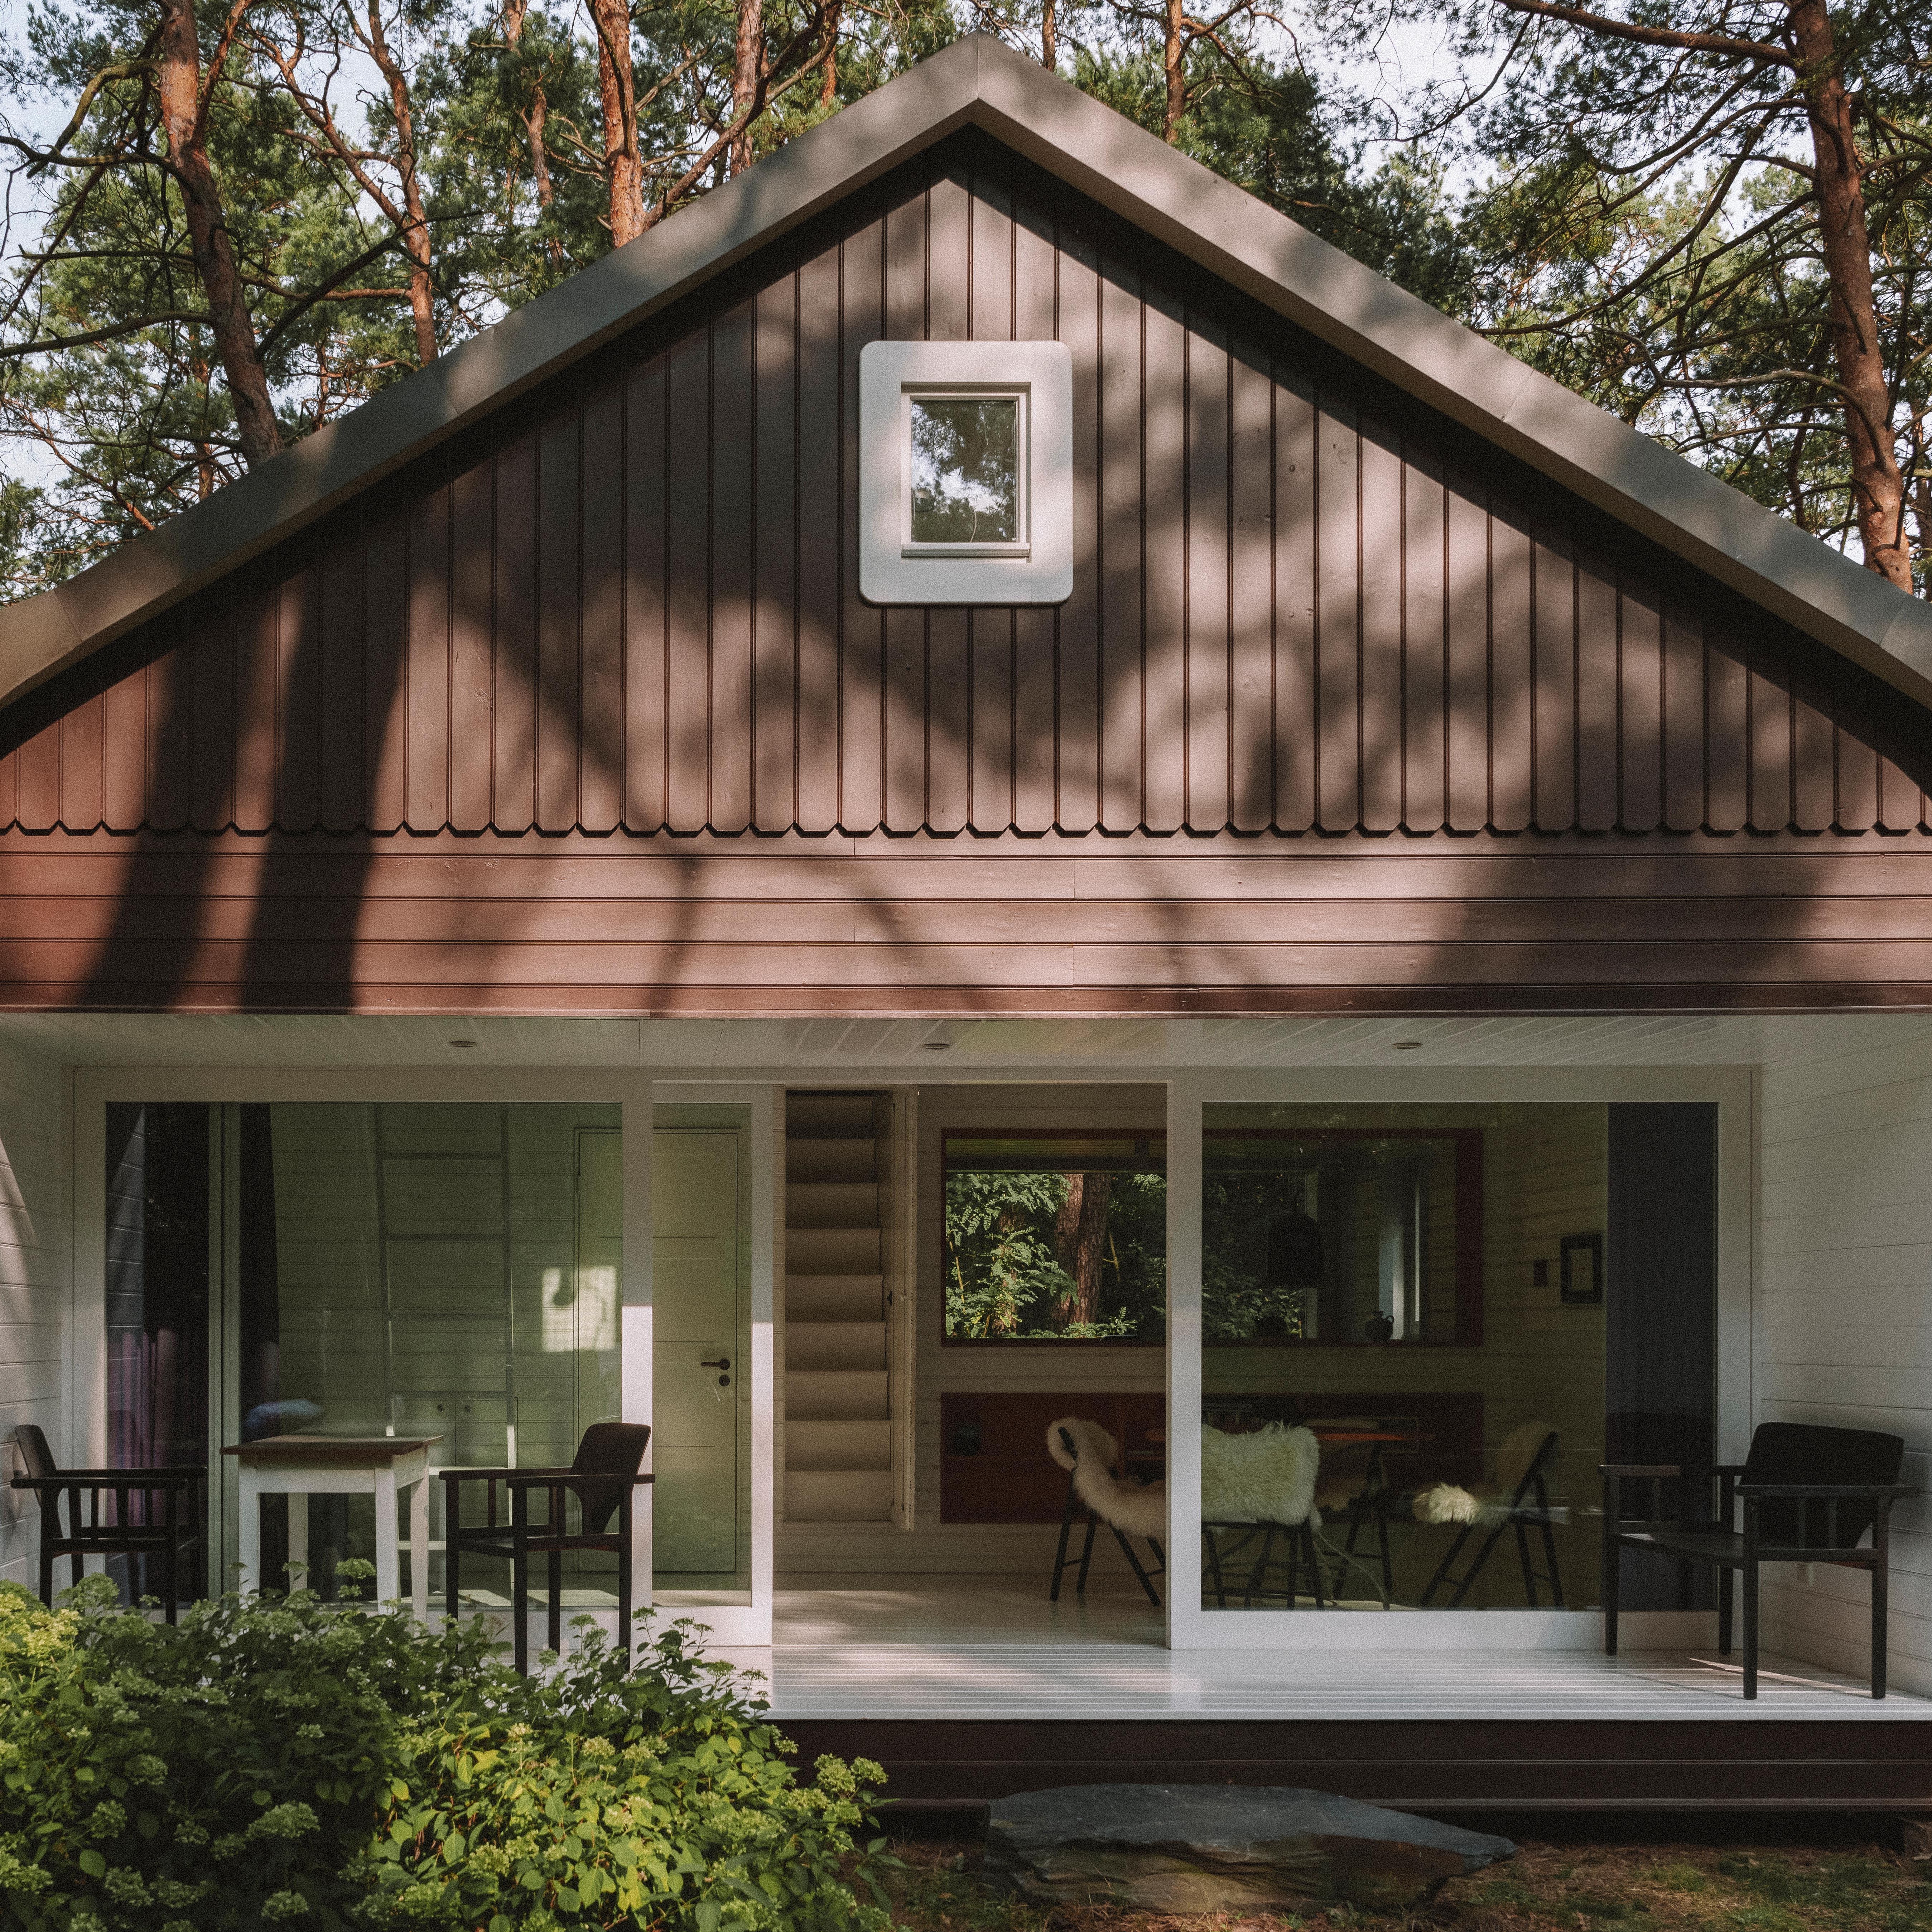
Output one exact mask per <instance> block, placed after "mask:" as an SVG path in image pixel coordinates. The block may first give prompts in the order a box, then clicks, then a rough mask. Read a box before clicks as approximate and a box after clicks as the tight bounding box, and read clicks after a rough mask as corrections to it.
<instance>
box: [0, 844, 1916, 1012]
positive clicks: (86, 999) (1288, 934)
mask: <svg viewBox="0 0 1932 1932" xmlns="http://www.w3.org/2000/svg"><path fill="white" fill-rule="evenodd" d="M0 899H4V901H5V904H6V917H7V924H6V927H5V931H4V932H0V1005H4V1006H9V1007H16V1008H23V1007H24V1008H34V1007H63V1006H83V1007H154V1008H175V1007H178V1008H182V1009H194V1010H224V1009H233V1008H236V1007H246V1006H251V1005H253V1006H259V1007H263V1008H265V1009H270V1010H273V1009H276V1008H282V1009H287V1010H354V1011H369V1012H377V1011H421V1012H458V1013H460V1012H466V1011H471V1010H477V1011H481V1010H498V1011H503V1012H517V1013H544V1012H556V1013H652V1012H664V1013H719V1014H735V1013H772V1014H785V1013H799V1012H803V1011H809V1010H824V1011H826V1012H836V1013H873V1014H882V1013H919V1012H928V1011H930V1012H935V1013H969V1012H989V1013H1040V1014H1050V1013H1073V1012H1078V1013H1158V1012H1201V1013H1213V1012H1231V1013H1232V1012H1259V1011H1283V1012H1288V1011H1298V1010H1303V1011H1335V1010H1367V1011H1374V1010H1384V1011H1405V1010H1414V1011H1431V1010H1433V1011H1471V1010H1502V1009H1509V1008H1514V1009H1517V1010H1539V1009H1542V1010H1559V1011H1570V1010H1616V1009H1645V1008H1649V1009H1663V1010H1670V1009H1676V1010H1686V1009H1700V1008H1712V1007H1757V1008H1760V1009H1765V1010H1779V1009H1788V1008H1796V1007H1833V1006H1867V1005H1875V1006H1920V1005H1924V1004H1928V1003H1932V910H1928V907H1932V853H1928V852H1925V851H1922V850H1920V849H1919V847H1918V844H1917V841H1910V842H1906V843H1903V844H1901V843H1899V842H1896V841H1890V840H1886V841H1876V840H1873V841H1839V842H1835V843H1834V844H1829V845H1826V846H1823V847H1820V845H1819V844H1817V843H1816V842H1815V841H1805V840H1801V839H1799V838H1796V837H1793V836H1792V835H1788V834H1787V835H1772V836H1771V837H1769V838H1763V839H1760V840H1758V841H1754V843H1753V844H1750V845H1748V846H1742V847H1740V846H1739V845H1738V844H1736V842H1735V841H1727V840H1723V839H1718V838H1711V837H1709V836H1706V835H1694V836H1692V837H1691V838H1688V839H1685V840H1683V841H1679V842H1677V843H1676V844H1675V845H1673V847H1671V848H1670V849H1669V850H1660V851H1653V852H1640V851H1633V850H1622V849H1619V848H1618V847H1604V846H1603V845H1601V844H1598V843H1596V842H1594V841H1586V840H1585V839H1583V838H1570V839H1568V840H1561V841H1549V844H1547V845H1546V846H1540V847H1525V846H1523V844H1520V842H1518V841H1507V840H1503V839H1499V838H1484V837H1479V838H1475V839H1473V840H1466V841H1454V842H1453V843H1452V842H1451V841H1448V840H1443V841H1430V842H1429V843H1427V844H1421V845H1420V847H1419V849H1410V850H1406V849H1404V848H1403V847H1402V846H1400V845H1399V844H1398V845H1395V846H1391V843H1390V841H1386V840H1370V839H1367V838H1360V837H1354V838H1346V839H1343V840H1340V841H1320V842H1319V843H1316V842H1310V843H1306V844H1302V843H1298V842H1296V841H1269V842H1265V843H1263V844H1259V845H1258V844H1256V842H1255V841H1253V840H1252V839H1249V838H1237V837H1235V836H1234V835H1223V836H1222V837H1221V838H1219V839H1214V840H1199V841H1188V842H1187V844H1185V845H1184V847H1181V849H1180V850H1176V849H1175V845H1174V844H1173V842H1172V841H1163V840H1157V839H1154V838H1142V837H1136V838H1127V839H1124V840H1121V841H1101V840H1098V839H1094V838H1087V839H1073V838H1065V837H1064V836H1060V835H1049V836H1046V837H1045V838H1038V839H1026V840H1022V839H1019V838H1008V839H1006V840H1002V841H986V843H985V844H979V843H977V842H974V841H958V840H942V839H935V838H928V837H923V836H919V837H914V838H909V839H889V838H883V837H874V838H871V839H864V840H859V839H843V838H829V839H826V840H822V841H805V840H802V839H795V838H787V839H781V840H776V841H769V843H766V842H764V841H749V840H744V839H725V838H717V837H715V836H713V835H708V834H700V835H695V836H692V837H688V838H677V837H673V836H670V835H658V836H657V837H655V838H628V837H621V836H620V837H619V838H616V839H614V840H613V839H608V838H589V837H586V836H583V835H577V834H571V835H566V836H564V837H562V838H540V837H526V838H520V839H508V838H494V837H484V838H481V839H477V838H459V837H457V836H455V835H448V834H446V835H443V836H441V837H437V838H411V837H407V836H402V837H398V838H391V839H374V840H344V839H328V838H284V837H271V838H251V837H245V836H243V835H240V834H236V833H227V834H222V835H193V834H188V833H181V834H175V835H170V836H167V837H160V836H154V837H151V838H148V839H146V840H144V841H130V840H123V839H116V838H108V837H104V836H101V835H91V836H90V835H74V834H68V833H62V832H54V833H49V834H43V835H37V836H35V837H31V838H21V837H18V836H12V837H7V838H0Z"/></svg>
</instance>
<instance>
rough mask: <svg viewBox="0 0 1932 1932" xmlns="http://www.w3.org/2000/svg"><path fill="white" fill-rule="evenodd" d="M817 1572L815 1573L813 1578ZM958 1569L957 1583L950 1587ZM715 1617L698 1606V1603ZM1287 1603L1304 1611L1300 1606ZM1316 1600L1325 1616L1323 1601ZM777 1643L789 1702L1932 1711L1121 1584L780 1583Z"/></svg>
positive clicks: (845, 1711) (1675, 1663) (1795, 1673)
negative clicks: (1309, 1644)
mask: <svg viewBox="0 0 1932 1932" xmlns="http://www.w3.org/2000/svg"><path fill="white" fill-rule="evenodd" d="M814 1581H815V1580H814ZM949 1583H950V1584H951V1587H948V1586H949ZM687 1614H696V1615H699V1616H701V1613H687ZM1274 1614H1278V1615H1279V1614H1293V1615H1301V1614H1303V1613H1301V1612H1295V1613H1274ZM1308 1614H1310V1615H1314V1616H1319V1615H1321V1614H1322V1613H1321V1612H1319V1611H1315V1612H1310V1613H1308ZM775 1636H776V1641H775V1643H773V1645H772V1647H771V1648H770V1649H769V1650H764V1649H757V1650H741V1649H732V1650H719V1651H718V1652H715V1653H714V1654H715V1655H718V1657H721V1658H726V1659H728V1660H729V1661H730V1662H732V1663H733V1664H735V1665H736V1666H737V1667H739V1668H740V1669H742V1670H754V1671H757V1672H758V1673H760V1674H761V1676H763V1679H764V1680H765V1686H764V1688H765V1693H766V1695H767V1696H768V1697H769V1700H770V1704H771V1712H772V1715H773V1716H774V1717H775V1718H781V1719H783V1718H793V1719H805V1718H838V1719H853V1718H901V1719H913V1720H919V1719H929V1720H930V1719H941V1718H945V1719H968V1718H973V1719H980V1720H987V1719H999V1720H1013V1719H1019V1720H1027V1719H1050V1718H1062V1719H1064V1718H1135V1719H1146V1718H1174V1719H1193V1720H1196V1721H1199V1720H1202V1719H1217V1718H1219V1719H1229V1718H1248V1719H1253V1718H1265V1719H1280V1718H1355V1719H1365V1718H1432V1719H1439V1720H1442V1721H1457V1720H1467V1719H1472V1718H1573V1719H1574V1718H1637V1719H1657V1720H1665V1719H1673V1718H1675V1719H1685V1718H1689V1719H1706V1720H1709V1719H1718V1720H1736V1721H1745V1722H1751V1721H1766V1720H1771V1719H1778V1718H1784V1719H1790V1718H1835V1719H1838V1720H1841V1721H1842V1720H1846V1719H1850V1720H1853V1721H1870V1722H1873V1723H1893V1724H1896V1723H1912V1722H1918V1723H1921V1724H1922V1723H1926V1722H1928V1721H1932V1700H1928V1699H1924V1698H1919V1697H1909V1696H1906V1695H1904V1694H1901V1693H1900V1692H1897V1691H1894V1692H1893V1693H1892V1694H1891V1695H1890V1696H1889V1697H1887V1698H1885V1700H1882V1702H1881V1701H1875V1700H1873V1698H1872V1697H1870V1694H1869V1691H1868V1689H1867V1686H1866V1685H1864V1683H1863V1682H1861V1681H1859V1680H1858V1679H1852V1678H1846V1677H1841V1676H1838V1675H1837V1674H1836V1673H1832V1672H1830V1671H1826V1670H1821V1669H1819V1668H1818V1667H1816V1666H1814V1665H1810V1664H1799V1663H1793V1662H1791V1661H1787V1660H1784V1659H1781V1658H1772V1657H1769V1656H1767V1657H1766V1658H1764V1659H1763V1661H1762V1663H1761V1666H1760V1673H1761V1674H1760V1684H1759V1692H1758V1697H1757V1700H1756V1701H1755V1702H1754V1703H1745V1700H1744V1697H1743V1694H1742V1693H1743V1685H1742V1673H1740V1671H1739V1668H1738V1666H1737V1663H1736V1658H1735V1656H1734V1657H1733V1658H1731V1659H1730V1660H1729V1661H1726V1660H1724V1659H1721V1658H1718V1655H1717V1654H1716V1652H1715V1650H1709V1651H1703V1652H1682V1651H1679V1652H1640V1653H1637V1654H1631V1653H1626V1654H1625V1655H1623V1656H1622V1657H1620V1658H1614V1659H1613V1658H1606V1657H1604V1656H1602V1655H1600V1654H1598V1653H1597V1652H1587V1651H1521V1652H1502V1651H1496V1652H1468V1651H1442V1650H1412V1651H1404V1650H1402V1649H1399V1648H1397V1647H1395V1646H1394V1645H1393V1644H1392V1645H1391V1647H1390V1648H1389V1649H1377V1650H1375V1651H1373V1652H1367V1651H1360V1650H1356V1651H1339V1650H1325V1649H1310V1650H1307V1651H1304V1652H1291V1653H1286V1654H1284V1653H1280V1652H1240V1651H1214V1652H1202V1651H1190V1652H1174V1651H1169V1650H1167V1649H1165V1648H1163V1645H1162V1641H1161V1624H1160V1616H1159V1613H1157V1612H1156V1611H1154V1610H1152V1609H1151V1607H1149V1606H1148V1604H1146V1602H1145V1601H1144V1600H1137V1599H1130V1598H1124V1597H1120V1596H1115V1595H1106V1596H1099V1595H1095V1596H1092V1597H1090V1598H1089V1600H1088V1602H1087V1603H1086V1604H1085V1605H1084V1606H1083V1605H1082V1604H1078V1603H1075V1602H1073V1601H1067V1602H1063V1603H1061V1604H1058V1605H1049V1604H1048V1603H1047V1602H1046V1600H1045V1594H1044V1592H1043V1591H1041V1590H1040V1589H1038V1588H1037V1586H1034V1587H1030V1588H1022V1587H1021V1586H1019V1585H1018V1584H1017V1583H1015V1584H1013V1585H1011V1586H1007V1585H1004V1584H1003V1583H1001V1582H998V1581H991V1580H985V1579H974V1580H968V1579H963V1578H962V1579H958V1580H948V1579H945V1578H937V1577H926V1578H921V1579H920V1580H919V1583H918V1585H917V1586H916V1587H915V1588H908V1589H844V1588H835V1589H821V1588H809V1589H798V1588H785V1587H784V1586H781V1588H780V1589H779V1590H778V1595H777V1599H776V1620H775Z"/></svg>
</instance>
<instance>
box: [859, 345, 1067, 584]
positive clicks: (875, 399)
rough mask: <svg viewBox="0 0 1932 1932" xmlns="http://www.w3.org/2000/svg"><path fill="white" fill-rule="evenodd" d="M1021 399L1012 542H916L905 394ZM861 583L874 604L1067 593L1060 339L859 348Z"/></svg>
mask: <svg viewBox="0 0 1932 1932" xmlns="http://www.w3.org/2000/svg"><path fill="white" fill-rule="evenodd" d="M1007 398H1011V399H1013V401H1016V403H1017V404H1019V425H1018V430H1019V534H1018V535H1017V537H1016V539H1015V540H1014V541H1012V542H1010V543H969V544H933V543H915V542H914V541H913V537H912V406H913V404H914V403H915V402H922V401H934V402H955V401H968V400H1001V401H1003V400H1005V399H1007ZM859 593H860V595H862V596H863V597H864V598H865V599H866V600H867V601H868V602H870V603H873V604H1061V603H1064V602H1065V601H1066V600H1067V598H1069V597H1070V596H1071V595H1073V353H1072V352H1071V351H1070V350H1069V349H1068V348H1067V345H1066V344H1064V343H1062V342H870V343H868V344H866V345H865V348H864V349H863V350H861V351H860V352H859Z"/></svg>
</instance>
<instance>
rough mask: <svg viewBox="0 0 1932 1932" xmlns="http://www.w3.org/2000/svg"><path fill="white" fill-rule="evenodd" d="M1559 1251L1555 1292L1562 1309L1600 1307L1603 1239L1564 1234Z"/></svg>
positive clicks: (1601, 1298) (1595, 1236) (1602, 1281)
mask: <svg viewBox="0 0 1932 1932" xmlns="http://www.w3.org/2000/svg"><path fill="white" fill-rule="evenodd" d="M1559 1248H1560V1251H1561V1253H1562V1266H1561V1269H1560V1271H1559V1289H1558V1292H1559V1295H1561V1297H1562V1301H1563V1304H1564V1305H1565V1307H1569V1308H1587V1307H1595V1306H1596V1305H1598V1304H1601V1301H1603V1298H1604V1238H1603V1236H1602V1235H1601V1234H1594V1235H1565V1236H1564V1237H1563V1239H1562V1242H1561V1243H1560V1244H1559Z"/></svg>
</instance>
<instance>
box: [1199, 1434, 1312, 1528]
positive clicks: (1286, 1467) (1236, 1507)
mask: <svg viewBox="0 0 1932 1932" xmlns="http://www.w3.org/2000/svg"><path fill="white" fill-rule="evenodd" d="M1321 1463H1322V1447H1321V1445H1320V1444H1319V1443H1318V1442H1316V1439H1315V1438H1314V1436H1313V1434H1312V1433H1310V1431H1309V1430H1306V1429H1291V1428H1290V1427H1289V1426H1288V1425H1287V1424H1286V1423H1281V1422H1268V1423H1264V1424H1262V1427H1260V1428H1259V1429H1253V1430H1247V1431H1245V1432H1244V1433H1242V1434H1241V1435H1238V1436H1231V1435H1229V1434H1226V1433H1224V1432H1223V1431H1222V1430H1219V1429H1203V1430H1202V1432H1201V1515H1202V1520H1203V1521H1204V1522H1207V1523H1287V1524H1289V1525H1291V1526H1292V1525H1294V1524H1296V1523H1311V1524H1313V1523H1319V1522H1320V1521H1321V1518H1320V1517H1319V1516H1318V1515H1317V1514H1316V1510H1315V1478H1316V1473H1317V1472H1318V1471H1319V1469H1320V1467H1321Z"/></svg>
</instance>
